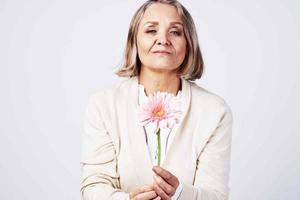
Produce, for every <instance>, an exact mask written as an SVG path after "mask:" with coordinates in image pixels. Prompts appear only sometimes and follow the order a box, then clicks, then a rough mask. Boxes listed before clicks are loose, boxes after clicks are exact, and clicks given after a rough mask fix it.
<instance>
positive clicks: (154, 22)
mask: <svg viewBox="0 0 300 200" xmlns="http://www.w3.org/2000/svg"><path fill="white" fill-rule="evenodd" d="M147 24H155V25H157V24H159V23H158V22H157V21H147V22H146V23H144V26H145V25H147ZM175 24H180V25H181V26H183V24H182V23H181V22H178V21H175V22H171V23H170V25H175Z"/></svg>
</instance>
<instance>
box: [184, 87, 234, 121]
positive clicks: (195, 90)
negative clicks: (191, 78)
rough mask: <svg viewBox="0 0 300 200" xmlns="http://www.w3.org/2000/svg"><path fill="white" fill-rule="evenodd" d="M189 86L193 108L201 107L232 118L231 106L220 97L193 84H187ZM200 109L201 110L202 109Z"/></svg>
mask: <svg viewBox="0 0 300 200" xmlns="http://www.w3.org/2000/svg"><path fill="white" fill-rule="evenodd" d="M189 83H190V86H191V94H192V102H193V103H194V104H195V105H197V106H195V107H202V106H200V105H204V106H203V107H205V109H206V110H207V111H210V112H218V113H219V114H220V115H222V116H223V115H224V114H227V115H228V116H230V118H232V110H231V106H230V105H229V104H228V103H227V101H226V100H225V99H224V98H223V97H221V96H220V95H218V94H216V93H214V92H212V91H210V90H208V89H206V88H204V87H202V86H199V85H198V84H197V83H195V82H189ZM203 107H202V108H203Z"/></svg>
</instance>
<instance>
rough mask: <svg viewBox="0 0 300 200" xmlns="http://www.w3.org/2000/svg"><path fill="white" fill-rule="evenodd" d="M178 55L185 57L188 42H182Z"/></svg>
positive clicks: (178, 48) (178, 47)
mask: <svg viewBox="0 0 300 200" xmlns="http://www.w3.org/2000/svg"><path fill="white" fill-rule="evenodd" d="M176 49H177V55H178V56H180V57H182V56H185V53H186V42H181V43H179V44H178V45H177V47H176Z"/></svg>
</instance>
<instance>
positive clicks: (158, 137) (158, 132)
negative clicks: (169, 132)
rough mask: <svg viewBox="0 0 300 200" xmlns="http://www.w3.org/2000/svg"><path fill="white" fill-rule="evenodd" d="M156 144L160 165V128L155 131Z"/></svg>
mask: <svg viewBox="0 0 300 200" xmlns="http://www.w3.org/2000/svg"><path fill="white" fill-rule="evenodd" d="M156 135H157V144H158V161H157V162H158V164H157V165H158V166H160V151H161V146H160V128H159V129H158V131H157V133H156Z"/></svg>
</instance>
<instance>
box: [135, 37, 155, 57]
mask: <svg viewBox="0 0 300 200" xmlns="http://www.w3.org/2000/svg"><path fill="white" fill-rule="evenodd" d="M151 44H152V41H150V40H149V39H147V38H146V37H143V38H138V40H137V46H138V50H139V51H140V53H147V52H148V51H149V50H150V48H151Z"/></svg>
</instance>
